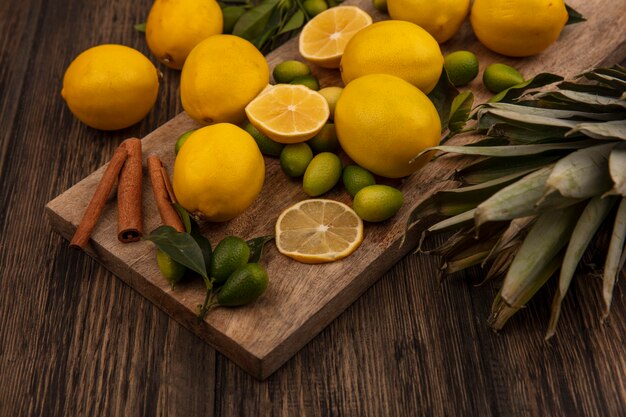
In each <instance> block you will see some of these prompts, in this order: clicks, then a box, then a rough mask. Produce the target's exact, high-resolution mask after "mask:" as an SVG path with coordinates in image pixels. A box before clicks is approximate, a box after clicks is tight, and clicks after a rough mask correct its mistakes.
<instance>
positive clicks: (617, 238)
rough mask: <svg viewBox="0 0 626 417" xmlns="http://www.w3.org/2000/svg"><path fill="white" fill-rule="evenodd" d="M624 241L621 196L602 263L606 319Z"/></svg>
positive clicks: (625, 208)
mask: <svg viewBox="0 0 626 417" xmlns="http://www.w3.org/2000/svg"><path fill="white" fill-rule="evenodd" d="M625 242H626V197H622V199H621V201H620V204H619V207H618V208H617V214H616V215H615V223H614V224H613V233H611V242H610V243H609V250H608V252H607V256H606V262H605V264H604V275H603V277H602V282H603V284H602V298H603V299H604V314H603V318H604V319H606V318H607V317H608V315H609V311H610V310H611V299H612V298H613V288H614V287H615V282H616V281H617V273H618V272H619V270H620V267H621V266H622V265H620V264H621V262H620V261H621V259H622V258H623V252H624V243H625Z"/></svg>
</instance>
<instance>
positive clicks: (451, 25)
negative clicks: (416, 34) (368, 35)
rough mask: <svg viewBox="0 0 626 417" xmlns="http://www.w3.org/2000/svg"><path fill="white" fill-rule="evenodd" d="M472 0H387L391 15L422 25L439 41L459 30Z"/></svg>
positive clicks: (441, 41)
mask: <svg viewBox="0 0 626 417" xmlns="http://www.w3.org/2000/svg"><path fill="white" fill-rule="evenodd" d="M469 6H470V0H387V9H388V10H389V16H391V18H392V19H395V20H406V21H407V22H413V23H415V24H416V25H418V26H421V27H422V28H423V29H424V30H426V31H427V32H428V33H430V34H431V35H433V37H434V38H435V39H436V40H437V42H439V43H444V42H445V41H447V40H448V39H450V38H451V37H452V36H454V34H455V33H457V32H458V31H459V29H460V28H461V25H462V24H463V21H464V20H465V17H466V16H467V12H468V11H469Z"/></svg>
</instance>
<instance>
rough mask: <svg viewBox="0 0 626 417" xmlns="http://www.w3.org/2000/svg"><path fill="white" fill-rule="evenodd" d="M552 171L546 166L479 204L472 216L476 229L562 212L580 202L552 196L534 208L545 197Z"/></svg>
mask: <svg viewBox="0 0 626 417" xmlns="http://www.w3.org/2000/svg"><path fill="white" fill-rule="evenodd" d="M552 169H553V166H547V167H544V168H541V169H540V170H538V171H535V172H533V173H531V174H528V175H526V176H525V177H523V178H522V179H520V180H519V181H516V182H514V183H513V184H511V185H509V186H507V187H504V188H503V189H501V190H500V191H498V192H497V193H495V194H493V195H492V196H491V197H489V198H488V199H487V200H485V201H484V202H482V203H481V204H480V205H479V206H478V207H477V208H476V213H475V216H474V220H475V222H476V227H480V226H482V225H483V224H485V223H487V222H493V221H504V220H512V219H516V218H518V217H526V216H532V215H535V214H537V213H540V212H542V211H545V210H548V209H551V208H556V207H558V208H563V207H567V206H570V205H572V204H575V203H577V202H578V201H579V200H576V199H571V198H567V197H563V196H561V195H559V194H558V193H555V195H552V196H551V198H550V200H549V204H544V205H543V206H539V207H538V206H537V204H536V203H537V202H538V201H539V200H540V199H541V198H542V197H543V196H544V193H545V188H546V181H547V179H548V178H549V176H550V173H551V172H552Z"/></svg>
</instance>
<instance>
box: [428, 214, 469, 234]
mask: <svg viewBox="0 0 626 417" xmlns="http://www.w3.org/2000/svg"><path fill="white" fill-rule="evenodd" d="M475 211H476V209H471V210H468V211H466V212H463V213H461V214H457V215H456V216H452V217H448V218H447V219H445V220H442V221H440V222H439V223H436V224H434V225H432V226H430V227H429V228H428V229H426V230H425V232H424V233H429V234H432V233H443V232H446V231H448V230H450V229H452V228H456V227H462V226H467V225H470V224H471V223H473V222H474V212H475Z"/></svg>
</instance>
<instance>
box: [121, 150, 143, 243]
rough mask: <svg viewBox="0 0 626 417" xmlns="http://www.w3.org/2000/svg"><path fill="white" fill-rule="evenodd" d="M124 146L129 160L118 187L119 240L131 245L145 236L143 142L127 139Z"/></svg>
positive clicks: (123, 169)
mask: <svg viewBox="0 0 626 417" xmlns="http://www.w3.org/2000/svg"><path fill="white" fill-rule="evenodd" d="M123 145H124V146H125V147H126V149H127V150H128V159H126V163H125V164H124V167H123V168H122V172H121V173H120V180H119V185H118V187H117V238H118V239H119V241H120V242H122V243H129V242H136V241H138V240H139V239H140V238H141V236H142V235H143V219H142V215H141V212H142V210H141V200H142V198H141V197H142V196H141V180H142V165H141V140H139V139H137V138H132V139H127V140H125V141H124V143H123Z"/></svg>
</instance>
